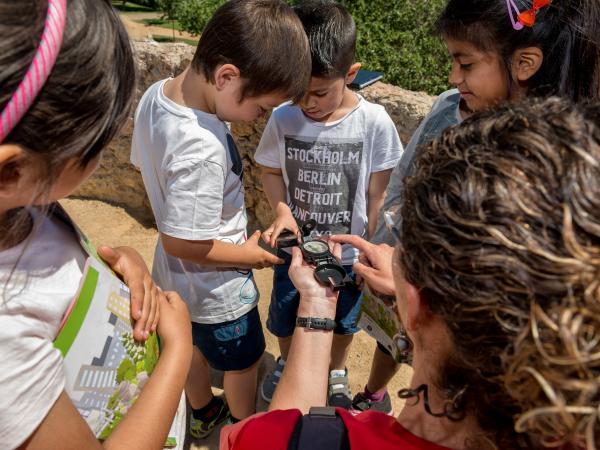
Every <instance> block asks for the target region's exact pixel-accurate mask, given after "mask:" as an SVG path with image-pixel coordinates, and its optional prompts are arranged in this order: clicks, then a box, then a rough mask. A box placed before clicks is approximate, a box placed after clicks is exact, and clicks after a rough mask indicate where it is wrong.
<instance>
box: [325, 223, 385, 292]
mask: <svg viewBox="0 0 600 450" xmlns="http://www.w3.org/2000/svg"><path fill="white" fill-rule="evenodd" d="M330 240H331V241H333V242H338V243H340V244H350V245H351V246H352V247H354V248H357V249H358V250H359V251H360V255H359V258H358V262H356V263H354V266H353V267H352V268H353V270H354V273H355V274H356V275H357V276H360V277H361V278H362V279H363V280H365V281H366V282H367V284H368V285H369V286H371V287H372V288H373V289H375V290H376V291H379V292H381V293H382V294H386V295H395V293H396V290H395V287H394V276H393V274H392V260H393V254H394V247H390V246H389V245H387V244H379V245H375V244H371V243H370V242H368V241H365V240H364V239H363V238H361V237H359V236H355V235H349V234H338V235H333V236H331V238H330Z"/></svg>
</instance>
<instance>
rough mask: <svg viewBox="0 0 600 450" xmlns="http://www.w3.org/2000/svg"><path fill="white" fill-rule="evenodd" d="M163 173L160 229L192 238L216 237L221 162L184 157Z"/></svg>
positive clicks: (220, 206) (222, 174)
mask: <svg viewBox="0 0 600 450" xmlns="http://www.w3.org/2000/svg"><path fill="white" fill-rule="evenodd" d="M166 173H167V180H166V187H165V189H166V192H165V209H164V214H163V216H162V217H161V218H160V221H159V222H160V223H158V228H159V230H160V231H161V232H163V233H165V234H168V235H169V236H172V237H175V238H179V239H188V240H192V241H201V240H209V239H214V238H216V237H217V236H218V234H219V227H220V225H221V212H222V210H223V192H224V188H225V168H224V166H223V165H221V164H220V163H218V162H215V161H212V160H206V159H196V158H187V159H183V160H177V161H174V162H172V163H171V164H170V165H169V167H168V168H167V169H166Z"/></svg>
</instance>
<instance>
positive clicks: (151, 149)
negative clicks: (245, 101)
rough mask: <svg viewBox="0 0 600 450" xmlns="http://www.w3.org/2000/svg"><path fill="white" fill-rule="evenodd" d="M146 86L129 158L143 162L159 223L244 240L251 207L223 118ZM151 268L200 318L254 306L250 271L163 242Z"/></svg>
mask: <svg viewBox="0 0 600 450" xmlns="http://www.w3.org/2000/svg"><path fill="white" fill-rule="evenodd" d="M166 81H167V80H162V81H159V82H157V83H155V84H153V85H152V86H150V88H149V89H148V90H147V91H146V93H145V94H144V96H143V97H142V99H141V100H140V104H139V105H138V108H137V111H136V115H135V127H134V130H133V140H132V144H131V162H132V163H133V164H134V165H136V166H137V167H139V168H140V170H141V172H142V178H143V179H144V185H145V187H146V192H147V193H148V197H149V199H150V204H151V206H152V211H153V213H154V218H155V219H156V224H157V226H158V229H159V230H160V231H161V232H162V233H165V234H167V235H169V236H172V237H175V238H179V239H185V240H191V241H199V240H212V239H218V240H220V241H224V242H229V243H232V244H242V243H243V242H244V241H245V240H246V223H247V218H246V209H245V206H244V185H243V183H242V174H243V172H242V161H241V158H240V155H239V153H238V150H237V148H236V146H235V143H234V141H233V138H232V137H231V134H230V132H229V129H228V128H227V126H226V124H225V123H224V122H223V121H221V120H219V118H218V117H217V116H216V115H214V114H208V113H205V112H203V111H199V110H196V109H191V108H187V107H184V106H181V105H178V104H177V103H175V102H173V101H172V100H170V99H169V98H168V97H166V96H165V95H164V93H163V86H164V84H165V82H166ZM152 276H153V278H154V280H155V281H156V283H157V284H158V285H159V286H161V287H162V288H163V289H166V290H174V291H177V292H178V293H179V294H180V295H181V296H182V297H183V298H184V299H185V301H186V302H187V304H188V307H189V310H190V315H191V318H192V320H193V321H194V322H198V323H221V322H226V321H229V320H234V319H237V318H238V317H240V316H242V315H244V314H246V313H247V312H248V311H250V310H251V309H252V308H254V307H255V306H256V303H257V302H258V289H257V288H256V284H255V283H254V278H253V277H252V271H249V270H242V269H240V270H237V269H235V268H217V267H207V266H200V265H198V264H195V263H193V262H190V261H185V260H182V259H179V258H176V257H174V256H171V255H169V254H167V253H166V252H165V250H164V248H163V246H162V243H161V242H160V239H159V242H158V243H157V245H156V252H155V254H154V266H153V269H152Z"/></svg>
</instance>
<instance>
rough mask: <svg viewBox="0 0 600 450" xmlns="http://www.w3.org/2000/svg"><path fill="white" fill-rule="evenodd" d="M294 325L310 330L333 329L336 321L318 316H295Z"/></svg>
mask: <svg viewBox="0 0 600 450" xmlns="http://www.w3.org/2000/svg"><path fill="white" fill-rule="evenodd" d="M296 326H297V327H304V328H310V329H312V330H333V329H334V328H335V326H336V323H335V320H331V319H324V318H319V317H296Z"/></svg>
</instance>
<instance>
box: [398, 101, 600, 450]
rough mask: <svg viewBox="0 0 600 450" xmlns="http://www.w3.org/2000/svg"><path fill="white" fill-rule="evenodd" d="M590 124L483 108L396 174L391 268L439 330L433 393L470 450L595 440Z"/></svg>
mask: <svg viewBox="0 0 600 450" xmlns="http://www.w3.org/2000/svg"><path fill="white" fill-rule="evenodd" d="M598 124H600V106H599V105H579V106H576V105H574V104H572V103H571V102H569V101H567V100H561V99H558V98H550V99H546V100H529V101H527V102H524V103H522V104H516V105H515V104H513V105H506V106H503V107H500V108H497V109H495V110H490V111H485V112H483V113H480V114H478V115H476V116H473V117H472V118H470V119H469V120H466V121H465V122H464V123H463V124H462V125H461V126H458V127H454V128H450V129H448V130H446V131H445V132H444V133H443V134H442V136H440V137H439V138H438V139H436V140H435V141H433V142H432V143H431V144H429V145H428V146H427V147H425V148H423V149H421V151H420V154H419V155H418V158H417V161H416V170H415V172H414V175H413V176H411V177H408V178H407V180H406V184H405V202H404V204H403V207H402V239H401V248H400V264H401V268H402V270H403V273H404V276H405V277H406V279H407V280H408V281H409V282H410V283H411V284H413V285H414V286H416V287H417V288H419V290H420V292H421V295H422V296H423V298H424V299H426V301H427V302H428V305H429V307H430V309H431V310H432V312H433V313H434V314H437V315H439V316H441V317H442V319H443V320H444V321H445V322H446V324H447V326H448V329H449V330H450V334H451V336H452V339H453V345H454V352H453V354H452V355H450V356H449V357H448V358H447V359H446V361H444V362H442V364H441V367H442V369H441V371H440V374H439V379H438V380H437V385H436V388H438V389H439V390H440V392H445V393H446V395H447V396H448V398H449V399H450V401H449V403H450V404H451V405H452V407H453V408H454V409H455V410H462V411H464V412H465V413H468V414H472V415H473V416H474V417H476V418H477V420H478V422H479V424H480V426H481V427H482V429H483V430H484V431H485V432H486V435H485V436H482V437H481V439H479V443H477V444H475V443H471V445H472V446H473V447H476V448H481V447H482V446H483V445H482V443H483V442H484V441H487V442H488V443H492V444H493V446H496V447H498V448H516V447H519V446H521V447H536V446H552V447H556V446H560V445H563V444H568V445H574V446H577V447H586V448H590V449H593V448H596V446H595V443H596V442H600V421H599V419H600V408H599V405H600V126H599V125H598ZM526 437H531V438H532V439H529V438H527V439H525V438H526Z"/></svg>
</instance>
